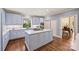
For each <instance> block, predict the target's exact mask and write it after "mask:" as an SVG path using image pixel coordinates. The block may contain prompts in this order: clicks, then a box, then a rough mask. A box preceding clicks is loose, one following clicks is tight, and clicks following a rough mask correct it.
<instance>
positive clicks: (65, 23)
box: [61, 16, 75, 40]
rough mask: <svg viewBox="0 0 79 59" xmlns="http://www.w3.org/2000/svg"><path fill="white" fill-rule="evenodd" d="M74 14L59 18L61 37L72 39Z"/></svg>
mask: <svg viewBox="0 0 79 59" xmlns="http://www.w3.org/2000/svg"><path fill="white" fill-rule="evenodd" d="M74 20H75V16H68V17H62V18H61V30H62V33H61V34H62V38H64V39H70V38H72V39H73V40H74V34H75V30H74V29H75V25H74V24H75V21H74Z"/></svg>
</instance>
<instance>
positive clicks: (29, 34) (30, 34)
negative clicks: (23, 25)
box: [25, 29, 53, 51]
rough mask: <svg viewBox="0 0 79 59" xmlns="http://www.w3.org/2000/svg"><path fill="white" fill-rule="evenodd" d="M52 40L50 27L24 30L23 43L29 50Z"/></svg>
mask: <svg viewBox="0 0 79 59" xmlns="http://www.w3.org/2000/svg"><path fill="white" fill-rule="evenodd" d="M52 40H53V39H52V32H51V30H50V29H43V30H26V31H25V44H26V46H27V49H28V50H29V51H33V50H35V49H37V48H39V47H41V46H43V45H45V44H47V43H49V42H51V41H52Z"/></svg>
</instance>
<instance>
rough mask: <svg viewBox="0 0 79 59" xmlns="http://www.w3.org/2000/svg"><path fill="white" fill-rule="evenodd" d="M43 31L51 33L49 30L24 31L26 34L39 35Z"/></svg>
mask: <svg viewBox="0 0 79 59" xmlns="http://www.w3.org/2000/svg"><path fill="white" fill-rule="evenodd" d="M45 31H51V30H50V29H43V30H26V31H25V32H26V33H27V34H30V35H31V34H36V33H41V32H45Z"/></svg>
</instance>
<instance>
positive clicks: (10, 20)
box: [5, 13, 23, 25]
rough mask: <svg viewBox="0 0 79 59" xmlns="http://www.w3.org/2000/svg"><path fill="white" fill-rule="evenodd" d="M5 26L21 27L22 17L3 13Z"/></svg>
mask: <svg viewBox="0 0 79 59" xmlns="http://www.w3.org/2000/svg"><path fill="white" fill-rule="evenodd" d="M5 17H6V20H5V24H6V25H22V24H23V20H22V16H21V15H18V14H13V13H5Z"/></svg>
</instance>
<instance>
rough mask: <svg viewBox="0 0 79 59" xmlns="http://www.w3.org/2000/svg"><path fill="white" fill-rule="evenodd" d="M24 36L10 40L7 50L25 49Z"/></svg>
mask: <svg viewBox="0 0 79 59" xmlns="http://www.w3.org/2000/svg"><path fill="white" fill-rule="evenodd" d="M25 50H26V46H25V43H24V38H20V39H15V40H10V41H9V43H8V45H7V47H6V49H5V51H25Z"/></svg>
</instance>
